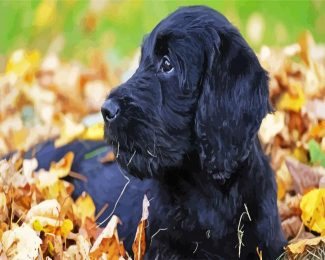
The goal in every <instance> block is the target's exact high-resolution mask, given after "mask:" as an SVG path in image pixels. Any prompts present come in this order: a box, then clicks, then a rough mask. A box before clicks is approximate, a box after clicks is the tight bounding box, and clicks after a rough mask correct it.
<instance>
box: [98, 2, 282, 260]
mask: <svg viewBox="0 0 325 260" xmlns="http://www.w3.org/2000/svg"><path fill="white" fill-rule="evenodd" d="M271 110H272V109H271V106H270V104H269V100H268V77H267V73H266V72H265V71H264V70H263V69H262V67H261V65H260V64H259V62H258V59H257V57H256V56H255V54H254V52H253V51H252V49H251V48H250V47H249V46H248V45H247V43H246V41H245V40H244V39H243V37H242V36H241V35H240V33H239V32H238V31H237V30H236V28H234V27H233V26H232V25H231V24H230V23H229V21H228V20H227V19H226V18H225V17H224V16H222V15H221V14H220V13H218V12H216V11H214V10H212V9H210V8H207V7H202V6H193V7H185V8H180V9H178V10H177V11H176V12H174V13H173V14H171V15H170V16H168V17H167V18H166V19H164V20H163V21H162V22H160V23H159V24H158V25H157V26H156V28H155V29H154V30H153V31H152V33H151V34H150V35H149V36H148V37H147V38H146V39H145V40H144V43H143V46H142V55H141V60H140V65H139V68H138V69H137V71H136V72H135V74H134V75H133V76H132V77H131V78H130V79H129V80H128V81H127V82H126V83H124V84H122V85H121V86H119V87H118V88H117V89H115V90H114V91H112V92H111V93H110V95H109V97H108V98H107V100H106V101H105V103H104V104H103V107H102V114H103V117H104V120H105V125H106V127H105V134H106V137H107V138H108V141H109V143H110V144H112V145H113V147H114V151H115V153H116V155H117V161H118V163H119V164H120V166H121V167H122V168H124V169H126V170H127V171H128V172H129V174H131V175H133V176H137V177H139V178H141V179H143V178H153V179H155V180H156V181H155V187H152V189H151V192H152V194H153V195H152V201H151V206H150V213H149V216H150V218H149V226H148V227H147V234H148V243H147V245H148V251H147V254H146V257H147V258H148V259H191V258H201V259H202V258H203V259H207V258H209V259H236V258H238V257H240V258H241V259H254V258H257V253H256V249H257V248H258V249H259V250H261V251H262V254H263V259H275V258H276V257H277V256H279V255H280V254H281V251H282V248H283V246H284V245H285V243H286V242H285V239H284V237H283V234H282V232H281V227H280V222H279V217H278V211H277V204H276V184H275V180H274V175H273V172H272V170H271V168H270V165H269V162H268V160H267V158H266V157H265V155H264V154H263V152H262V150H261V147H260V143H259V140H258V137H257V131H258V129H259V126H260V123H261V121H262V119H263V117H264V116H265V115H266V114H267V113H268V112H270V111H271Z"/></svg>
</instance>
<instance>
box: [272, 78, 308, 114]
mask: <svg viewBox="0 0 325 260" xmlns="http://www.w3.org/2000/svg"><path fill="white" fill-rule="evenodd" d="M294 88H295V90H296V95H295V96H293V95H291V94H289V93H288V92H285V93H284V94H283V95H282V96H281V97H280V99H279V101H278V102H277V104H276V107H277V109H278V110H291V111H294V112H299V111H300V110H301V108H302V106H303V105H304V104H305V101H306V98H305V94H304V92H303V89H302V87H301V85H299V84H295V85H294Z"/></svg>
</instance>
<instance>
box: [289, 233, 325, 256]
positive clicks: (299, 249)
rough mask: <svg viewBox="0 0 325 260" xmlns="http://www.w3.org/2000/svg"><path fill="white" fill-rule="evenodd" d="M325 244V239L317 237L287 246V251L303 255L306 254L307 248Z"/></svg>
mask: <svg viewBox="0 0 325 260" xmlns="http://www.w3.org/2000/svg"><path fill="white" fill-rule="evenodd" d="M321 242H322V243H325V237H315V238H312V239H303V240H300V241H298V242H296V243H293V244H290V245H288V246H287V250H289V252H290V253H291V254H301V253H303V252H304V250H305V248H306V246H316V245H318V244H319V243H321Z"/></svg>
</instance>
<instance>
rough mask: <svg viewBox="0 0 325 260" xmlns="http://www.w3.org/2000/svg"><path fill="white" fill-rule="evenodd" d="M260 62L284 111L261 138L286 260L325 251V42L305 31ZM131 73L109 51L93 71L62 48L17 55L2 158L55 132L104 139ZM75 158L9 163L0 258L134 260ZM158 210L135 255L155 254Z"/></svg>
mask: <svg viewBox="0 0 325 260" xmlns="http://www.w3.org/2000/svg"><path fill="white" fill-rule="evenodd" d="M259 59H260V61H261V63H262V65H263V66H264V67H265V69H266V70H268V71H269V76H270V97H271V101H272V104H273V105H274V107H275V109H276V112H275V113H273V114H270V115H268V116H267V117H266V118H265V119H264V120H263V123H262V125H261V129H260V132H259V136H260V139H261V141H262V144H263V147H264V149H265V151H266V153H267V154H268V155H270V158H271V164H272V167H273V169H274V171H275V174H276V181H277V185H278V208H279V213H280V217H281V221H282V228H283V230H284V233H285V236H286V237H287V239H288V240H289V241H290V244H289V246H288V247H287V248H286V251H285V253H284V254H283V255H282V257H283V258H288V259H293V258H294V259H304V258H306V257H308V258H312V257H315V259H316V258H317V257H318V258H324V257H325V239H324V237H323V236H324V235H325V205H324V203H325V46H324V45H320V44H316V43H315V42H314V41H313V38H312V36H311V35H310V34H309V33H305V34H303V35H302V36H301V38H300V39H299V41H298V43H296V44H293V45H290V46H287V47H285V48H282V49H276V48H269V47H266V46H264V47H263V48H262V49H261V52H260V53H259ZM135 63H136V62H135ZM113 75H115V77H114V76H113ZM116 75H117V76H116ZM121 77H122V75H121V73H119V72H118V71H117V70H114V71H111V70H109V67H108V65H107V64H106V63H105V62H103V61H102V60H101V58H100V55H97V56H95V57H94V58H93V59H92V62H91V63H90V66H89V67H87V68H86V67H84V66H83V65H81V64H79V63H77V62H70V63H67V62H63V61H61V60H60V59H59V58H58V57H57V55H46V56H44V57H41V54H40V53H38V52H37V51H26V50H18V51H16V52H14V53H13V54H12V55H11V56H10V57H9V58H8V61H7V64H6V69H5V72H4V73H2V74H0V93H1V96H0V98H1V99H0V101H1V102H0V156H1V155H4V154H6V153H8V152H11V151H14V150H20V151H26V150H28V149H29V148H31V147H32V146H33V145H34V144H36V143H39V142H41V141H43V140H46V139H49V138H56V139H55V145H56V146H57V147H58V146H61V145H64V144H67V143H69V142H71V141H72V140H74V139H77V138H79V139H80V138H83V139H92V140H99V139H102V138H103V124H102V119H101V116H100V115H99V114H98V111H99V109H100V105H101V104H102V101H103V100H104V98H105V96H106V94H107V93H108V92H109V90H110V89H111V86H115V85H117V83H118V81H119V79H120V78H121ZM108 157H109V160H112V159H113V158H112V156H110V155H109V156H108ZM73 158H74V154H73V153H71V152H70V153H68V154H66V155H65V156H64V158H62V159H61V161H59V162H53V163H52V164H51V167H50V169H48V170H44V169H42V170H38V171H36V170H35V169H37V165H38V162H37V160H36V159H24V157H23V153H22V152H18V153H15V154H14V155H13V157H12V158H11V159H10V160H9V161H7V160H2V161H0V223H1V224H0V259H27V258H28V259H41V258H42V259H89V258H91V259H98V258H101V259H120V258H121V259H122V258H124V259H128V258H130V256H129V254H128V252H126V251H125V249H124V246H123V243H122V242H121V241H120V240H119V237H118V233H117V225H118V224H119V219H118V217H117V216H112V217H111V219H110V221H109V223H108V224H107V226H106V227H105V228H101V227H99V225H98V224H97V223H96V220H97V219H98V217H99V216H100V215H101V214H102V212H103V211H104V210H105V208H103V209H101V210H100V209H97V210H98V212H99V213H98V214H97V215H95V212H96V209H95V205H94V203H93V200H92V198H91V197H90V196H89V195H88V194H86V193H84V194H82V195H81V196H80V197H79V198H77V199H76V200H74V199H73V198H72V197H71V194H72V191H73V188H74V187H73V185H72V184H71V183H69V182H66V181H65V180H64V179H63V178H64V177H66V176H67V175H70V176H74V177H81V176H78V174H77V173H73V172H71V165H72V162H73ZM148 207H149V202H148V200H147V198H146V197H145V198H144V201H143V216H142V219H141V220H139V225H138V231H137V234H136V237H135V240H134V244H133V247H132V249H133V254H134V258H135V259H142V258H143V254H144V252H145V248H146V245H145V232H144V230H145V226H146V221H147V218H148ZM259 255H260V256H261V257H262V255H263V252H261V253H260V254H259Z"/></svg>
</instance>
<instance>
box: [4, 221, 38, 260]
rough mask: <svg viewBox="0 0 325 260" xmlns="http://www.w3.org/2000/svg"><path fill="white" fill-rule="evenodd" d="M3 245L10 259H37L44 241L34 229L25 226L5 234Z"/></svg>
mask: <svg viewBox="0 0 325 260" xmlns="http://www.w3.org/2000/svg"><path fill="white" fill-rule="evenodd" d="M1 243H2V246H3V251H4V253H5V254H6V257H7V258H8V259H11V260H21V259H36V258H37V256H38V249H39V246H40V245H41V244H42V240H41V239H40V238H39V237H38V236H37V234H36V232H35V231H34V230H33V229H31V228H30V227H29V226H28V225H26V224H23V225H22V226H21V227H17V228H15V229H12V230H8V231H6V232H4V233H3V235H2V239H1Z"/></svg>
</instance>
